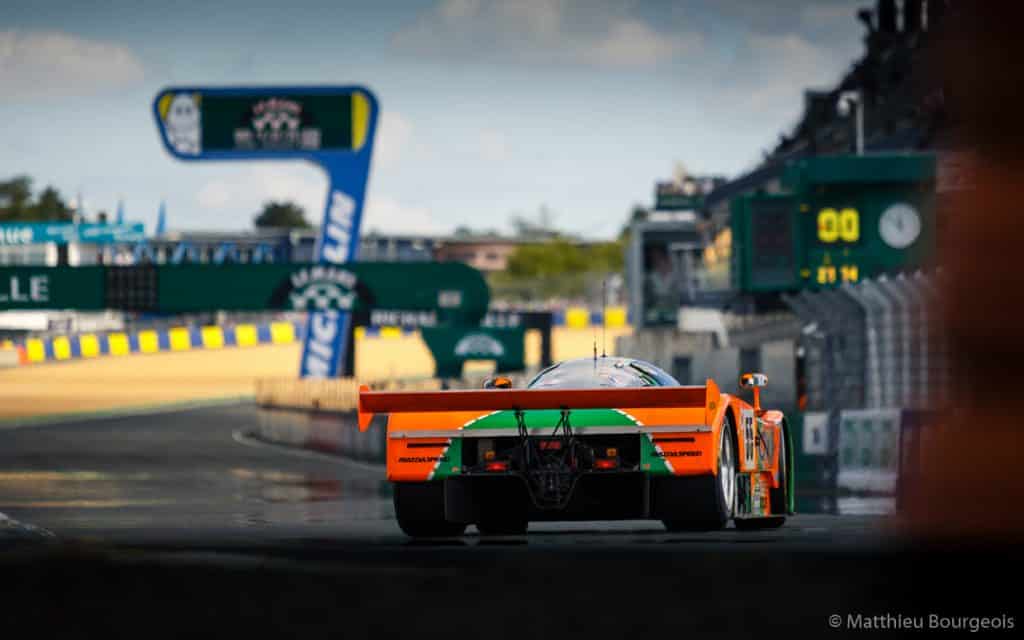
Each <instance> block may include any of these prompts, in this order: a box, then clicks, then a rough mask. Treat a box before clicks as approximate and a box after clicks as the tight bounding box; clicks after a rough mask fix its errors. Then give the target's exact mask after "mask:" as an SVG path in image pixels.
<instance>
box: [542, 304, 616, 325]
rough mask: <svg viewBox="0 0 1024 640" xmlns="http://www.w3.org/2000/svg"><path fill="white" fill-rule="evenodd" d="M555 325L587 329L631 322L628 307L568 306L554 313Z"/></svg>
mask: <svg viewBox="0 0 1024 640" xmlns="http://www.w3.org/2000/svg"><path fill="white" fill-rule="evenodd" d="M553 321H554V325H555V326H558V327H563V326H564V327H569V328H570V329H586V328H588V327H600V326H602V325H604V326H606V327H608V328H619V327H625V326H627V325H628V324H629V318H628V314H627V312H626V307H621V306H610V307H608V308H606V309H604V311H601V310H597V311H592V310H590V309H588V308H586V307H567V308H566V309H565V310H562V311H555V312H554V314H553Z"/></svg>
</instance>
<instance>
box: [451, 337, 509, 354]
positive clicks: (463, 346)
mask: <svg viewBox="0 0 1024 640" xmlns="http://www.w3.org/2000/svg"><path fill="white" fill-rule="evenodd" d="M455 355H457V356H460V357H463V358H500V357H502V356H503V355H505V347H503V346H501V343H500V342H498V341H497V340H495V339H494V338H492V337H491V336H489V335H487V334H485V333H471V334H469V335H468V336H465V337H463V338H462V339H461V340H459V341H458V342H457V343H456V344H455Z"/></svg>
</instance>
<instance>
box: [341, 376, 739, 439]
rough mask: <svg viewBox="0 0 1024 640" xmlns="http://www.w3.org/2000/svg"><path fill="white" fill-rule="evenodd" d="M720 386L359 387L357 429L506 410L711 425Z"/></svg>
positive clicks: (717, 402) (712, 383) (711, 384)
mask: <svg viewBox="0 0 1024 640" xmlns="http://www.w3.org/2000/svg"><path fill="white" fill-rule="evenodd" d="M719 395H720V394H719V391H718V385H716V384H715V382H714V381H713V380H708V381H707V382H706V383H705V385H704V386H703V387H601V388H596V389H486V390H473V391H461V390H460V391H370V389H369V387H367V386H366V385H363V386H361V387H360V388H359V430H360V431H366V430H367V429H368V428H369V426H370V421H371V420H373V416H374V414H377V413H423V412H436V411H442V412H443V411H502V410H508V411H511V410H516V409H520V410H524V411H525V410H528V409H641V408H643V409H647V408H652V409H653V408H666V409H667V408H685V407H690V408H697V407H703V408H704V410H705V415H706V420H705V424H711V422H712V421H713V420H714V416H715V414H716V413H717V410H718V407H719V404H720V402H719Z"/></svg>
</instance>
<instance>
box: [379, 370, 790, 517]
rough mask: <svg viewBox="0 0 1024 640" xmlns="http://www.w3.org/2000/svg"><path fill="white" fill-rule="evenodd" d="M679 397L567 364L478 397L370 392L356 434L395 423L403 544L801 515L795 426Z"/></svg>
mask: <svg viewBox="0 0 1024 640" xmlns="http://www.w3.org/2000/svg"><path fill="white" fill-rule="evenodd" d="M766 382H767V379H766V378H765V376H764V375H762V374H756V373H755V374H745V375H744V376H742V378H741V384H742V385H743V386H744V387H751V388H753V396H754V397H753V404H748V403H747V402H745V401H743V400H741V399H740V398H738V397H736V396H733V395H729V394H725V393H721V392H720V391H719V389H718V386H717V385H716V384H715V383H714V382H713V381H712V380H708V381H707V382H706V384H705V385H704V386H680V385H679V383H678V382H677V381H676V380H675V379H674V378H672V376H670V375H668V374H667V373H665V372H664V371H662V370H661V369H659V368H658V367H656V366H654V365H652V364H649V363H647V362H643V361H640V360H632V359H629V358H611V357H601V358H593V359H591V358H584V359H579V360H570V361H566V362H563V363H560V364H557V365H555V366H553V367H550V368H548V369H545V370H544V371H542V372H541V373H539V374H538V375H537V376H536V377H535V378H534V379H533V380H532V381H531V382H530V383H529V384H528V385H527V387H526V388H525V389H512V388H510V386H511V385H510V384H509V382H508V380H507V379H502V378H498V379H497V383H496V384H495V383H494V381H491V384H490V385H489V386H490V387H491V388H488V389H484V390H473V391H439V392H400V391H399V392H387V391H369V390H368V389H366V388H363V389H362V390H361V391H360V395H359V427H360V429H362V430H365V429H367V428H368V427H369V426H370V423H371V421H372V420H373V418H374V415H375V414H387V415H388V419H387V477H388V480H390V481H391V482H393V483H394V501H395V512H396V515H397V518H398V524H399V526H400V527H401V529H402V531H404V532H405V533H406V534H408V535H410V536H414V537H420V536H454V535H459V534H461V533H462V532H463V531H464V530H465V528H466V525H468V524H474V525H476V527H477V529H479V531H480V533H481V534H483V535H492V534H497V535H501V534H519V533H524V532H525V531H526V529H527V524H528V523H529V522H531V521H542V520H548V521H550V520H635V519H655V520H661V521H662V522H663V523H664V524H665V526H666V527H667V528H668V529H669V530H670V531H693V530H713V529H720V528H722V527H724V526H726V524H727V523H728V522H729V520H730V519H732V520H734V521H735V523H736V528H737V529H764V528H770V527H778V526H781V525H782V524H783V523H784V522H785V520H786V516H787V515H789V514H791V513H792V512H793V491H792V478H793V472H792V464H793V460H792V455H791V454H790V453H789V452H790V451H792V447H791V446H790V443H789V439H790V434H789V429H788V426H787V423H786V419H785V418H784V417H783V415H782V413H781V412H780V411H765V410H763V409H761V407H760V402H759V391H760V387H762V386H764V385H765V384H766Z"/></svg>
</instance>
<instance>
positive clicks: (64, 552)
mask: <svg viewBox="0 0 1024 640" xmlns="http://www.w3.org/2000/svg"><path fill="white" fill-rule="evenodd" d="M258 415H259V414H258V409H256V408H255V407H253V406H246V405H242V406H237V407H220V408H210V409H199V410H191V411H177V412H171V413H164V414H155V415H149V416H139V417H120V418H105V419H95V420H88V421H81V422H73V423H65V424H60V425H52V426H36V427H26V428H18V429H10V428H8V429H0V512H2V513H6V514H7V515H8V516H10V517H11V518H15V519H16V520H18V521H21V522H24V523H27V530H29V531H31V529H32V527H43V528H45V529H47V530H49V531H52V532H53V533H54V534H55V537H54V538H48V537H45V536H35V540H36V541H34V542H25V540H27V539H32V538H33V536H31V535H26V536H21V537H18V538H16V539H13V538H10V537H8V538H6V539H5V538H3V537H2V536H0V576H3V578H2V580H0V592H2V591H6V593H0V615H3V616H4V618H5V619H10V620H14V619H17V620H18V621H19V623H21V625H22V626H24V627H25V628H29V629H34V630H35V631H36V632H37V634H41V635H42V636H43V637H49V636H54V635H73V636H75V637H82V636H85V637H91V636H95V637H104V638H110V637H121V636H124V637H129V636H130V637H133V638H137V637H139V635H146V636H149V635H153V634H156V635H170V636H175V637H185V636H191V635H192V634H194V633H195V631H196V630H197V629H208V628H221V627H223V626H224V625H225V624H228V625H230V627H231V635H232V637H236V636H239V635H241V634H242V633H243V632H253V635H254V636H256V637H263V636H267V635H272V636H281V637H299V636H301V637H303V638H312V637H330V638H339V637H346V636H348V637H398V636H403V637H405V636H416V637H444V638H448V639H450V638H453V637H457V638H465V637H477V636H479V635H483V636H486V637H487V638H489V639H490V638H517V639H522V638H559V639H563V638H568V637H587V638H598V637H633V636H634V635H635V634H636V633H637V632H640V633H643V634H649V633H652V632H653V633H657V634H659V635H665V636H668V635H672V636H679V635H685V636H686V637H697V636H706V635H713V636H721V635H726V636H728V637H737V636H741V637H748V636H751V635H756V634H757V633H759V632H765V633H792V632H797V633H801V634H806V633H807V632H812V633H813V634H814V635H813V637H817V636H819V635H821V634H822V633H823V632H824V633H825V634H828V635H829V636H833V635H837V634H838V635H843V633H844V632H845V633H848V634H849V635H851V636H856V635H860V636H863V635H864V630H863V628H857V629H849V628H845V627H840V628H838V629H837V628H835V627H833V626H832V625H831V624H830V623H829V620H830V616H833V615H837V614H838V615H842V616H846V615H847V614H850V615H857V614H862V615H869V614H878V613H886V612H894V613H896V614H901V613H914V614H919V615H927V614H928V613H930V612H938V613H942V614H972V615H976V616H978V615H985V616H994V615H1001V614H1007V613H1009V614H1011V615H1017V614H1018V613H1019V608H1020V607H1019V603H1018V598H1017V596H1016V595H1015V592H1014V591H1013V590H1005V589H1003V588H1001V587H1000V586H999V584H1000V583H999V581H996V580H992V579H991V576H992V574H993V573H995V572H996V571H997V569H996V568H998V571H1007V572H1008V575H1018V574H1019V573H1020V569H1021V562H1020V559H1021V551H1020V549H1019V548H1018V547H1009V548H1007V547H1005V546H1003V547H992V548H980V549H970V550H966V551H965V550H962V549H961V550H956V551H950V550H949V549H945V548H943V549H939V550H937V551H936V550H935V549H920V548H917V547H915V546H911V544H910V543H908V542H906V541H901V540H899V539H895V538H892V537H890V536H888V535H884V534H882V533H881V532H882V531H883V530H884V526H885V522H886V520H885V519H884V518H881V517H879V516H863V515H861V516H853V515H813V514H810V515H799V516H796V517H794V518H793V519H792V520H791V521H790V522H789V523H787V525H786V526H785V527H784V528H782V529H780V530H776V531H767V532H745V533H741V532H738V531H736V530H734V529H727V530H724V531H720V532H714V533H704V534H669V533H667V532H665V531H664V530H663V529H662V528H661V527H660V525H659V524H658V523H650V522H613V523H609V522H601V523H573V524H559V523H545V524H538V525H531V533H530V534H529V535H527V536H520V537H510V538H497V539H485V538H481V537H479V536H477V535H475V532H474V530H473V529H472V528H470V530H469V534H468V535H467V536H465V537H464V538H461V539H458V540H445V541H433V542H425V543H424V542H415V541H410V540H409V539H407V538H406V537H405V536H403V535H402V534H401V532H400V531H399V530H398V527H397V526H396V524H395V522H394V520H393V511H392V507H391V504H390V499H389V497H388V491H387V489H388V487H387V485H386V483H384V482H383V480H382V477H383V476H382V470H381V469H379V468H373V467H367V466H365V465H361V464H354V463H351V462H346V461H344V460H342V459H338V458H334V457H328V456H323V455H314V454H309V453H305V452H303V453H299V454H296V453H294V452H290V451H287V450H283V449H281V448H279V447H276V446H270V445H263V446H259V445H254V444H252V443H248V442H246V441H245V440H244V439H242V440H241V441H240V440H239V439H238V437H237V434H238V433H239V432H241V431H244V430H245V429H247V428H248V427H250V426H251V425H252V424H254V422H255V421H256V420H257V417H258ZM2 533H3V532H2V531H0V534H2ZM3 587H7V589H6V590H5V589H3ZM1017 619H1018V620H1019V619H1020V618H1017ZM845 620H846V618H844V624H845Z"/></svg>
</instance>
